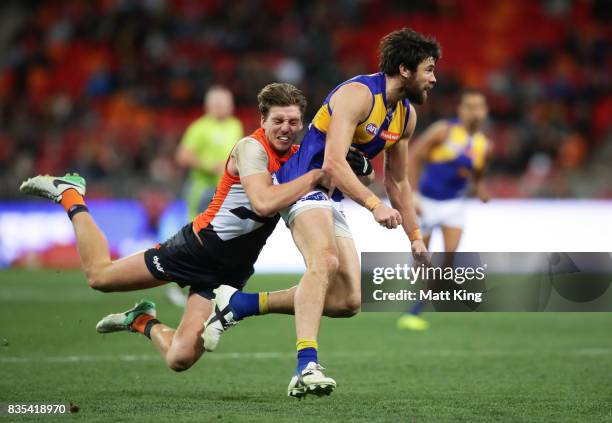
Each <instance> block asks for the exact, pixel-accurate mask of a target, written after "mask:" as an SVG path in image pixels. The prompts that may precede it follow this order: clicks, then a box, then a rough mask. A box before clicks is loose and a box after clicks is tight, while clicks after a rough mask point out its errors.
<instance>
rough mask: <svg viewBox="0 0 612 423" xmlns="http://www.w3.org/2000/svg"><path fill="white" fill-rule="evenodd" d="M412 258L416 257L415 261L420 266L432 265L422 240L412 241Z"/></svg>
mask: <svg viewBox="0 0 612 423" xmlns="http://www.w3.org/2000/svg"><path fill="white" fill-rule="evenodd" d="M412 257H414V261H415V262H416V263H417V264H418V265H421V264H425V265H429V264H430V259H429V252H428V251H427V247H426V246H425V243H424V242H423V240H422V239H415V240H414V241H412Z"/></svg>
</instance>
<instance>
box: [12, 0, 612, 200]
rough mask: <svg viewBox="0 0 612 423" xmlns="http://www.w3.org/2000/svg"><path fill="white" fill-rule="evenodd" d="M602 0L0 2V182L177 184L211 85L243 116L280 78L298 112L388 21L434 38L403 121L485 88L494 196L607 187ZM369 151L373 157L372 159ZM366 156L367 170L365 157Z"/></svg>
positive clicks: (363, 62) (99, 186) (359, 63)
mask: <svg viewBox="0 0 612 423" xmlns="http://www.w3.org/2000/svg"><path fill="white" fill-rule="evenodd" d="M611 9H612V8H610V7H609V3H608V1H606V0H577V1H570V0H541V1H531V0H503V1H494V2H492V1H485V0H482V1H481V0H420V1H410V2H405V1H399V0H388V1H383V0H339V1H335V2H329V1H312V0H311V1H303V0H289V1H285V0H265V1H254V0H236V1H232V2H225V1H221V0H199V1H187V0H96V1H93V0H92V1H81V0H60V1H40V2H37V1H7V2H3V3H2V5H1V6H0V10H1V13H0V178H1V179H2V181H3V183H2V184H0V198H2V199H10V198H17V197H18V193H17V190H16V188H17V186H18V184H19V182H20V181H21V180H22V179H23V178H25V177H27V176H30V175H32V174H36V173H49V174H59V173H63V172H66V171H76V172H79V173H80V174H82V175H84V176H85V177H86V178H88V193H89V195H90V196H93V197H130V198H139V199H141V200H143V201H145V203H146V204H147V205H148V207H149V208H150V209H152V210H155V209H161V208H163V207H164V205H165V204H166V203H167V202H168V201H170V200H172V199H174V198H178V197H179V196H180V190H181V186H182V182H183V180H184V177H185V173H184V171H183V170H182V169H180V168H179V167H177V165H176V163H175V161H174V152H175V150H176V147H177V145H178V143H179V141H180V139H181V136H182V134H183V132H184V130H185V128H186V127H187V126H188V124H189V123H190V122H191V121H193V120H194V119H196V118H197V117H198V116H200V115H201V114H202V98H203V95H204V92H205V91H206V89H207V88H208V87H210V86H211V85H214V84H223V85H225V86H227V87H228V88H229V89H230V90H231V91H232V92H233V93H234V96H235V101H236V116H237V117H238V118H239V119H240V120H241V121H242V123H243V126H244V129H245V131H246V132H247V133H248V132H249V131H251V130H253V129H254V128H255V127H257V125H258V122H259V118H258V113H257V109H256V107H255V106H256V104H255V103H256V94H257V92H258V91H259V89H260V88H261V87H263V86H264V85H265V84H266V83H269V82H272V81H286V82H291V83H293V84H295V85H297V86H298V87H300V88H301V89H302V90H303V91H304V92H305V94H306V96H307V98H308V99H309V108H308V113H307V119H310V118H311V117H312V114H313V111H314V110H316V108H317V107H318V105H319V104H320V103H321V101H322V100H323V99H324V97H325V96H326V95H327V93H328V91H329V90H330V89H331V88H333V87H334V86H335V85H336V84H337V83H339V82H341V81H343V80H345V79H347V78H349V77H351V76H354V75H356V74H360V73H372V72H375V71H377V53H376V48H377V42H378V40H379V39H380V37H381V36H382V35H384V34H385V33H387V32H390V31H392V30H393V29H397V28H400V27H403V26H409V27H412V28H414V29H416V30H418V31H421V32H424V33H427V34H431V35H433V36H435V37H436V38H437V39H438V40H439V41H440V43H441V44H442V47H443V53H442V54H443V56H442V59H441V61H440V62H439V65H438V69H437V77H438V84H437V86H436V87H435V89H434V91H432V93H431V95H430V99H429V101H428V103H427V104H426V105H424V106H422V107H419V108H418V109H417V111H418V114H419V123H418V126H417V133H418V131H421V130H422V129H423V128H425V127H426V126H427V125H428V124H429V123H431V122H432V121H434V120H436V119H441V118H449V117H453V116H454V114H455V107H456V100H457V94H458V92H459V90H460V89H461V87H463V86H471V87H478V88H481V89H483V90H484V91H485V93H486V94H487V97H488V100H489V103H490V107H491V119H490V122H489V123H488V125H487V133H488V135H489V136H490V138H491V140H492V143H493V151H492V160H491V164H490V166H489V175H490V191H491V193H492V195H493V196H494V197H554V198H557V197H594V198H612V184H611V181H612V167H611V166H609V163H610V162H612V132H611V129H612V127H611V125H610V122H611V119H610V117H611V116H612V92H611V89H610V88H611V85H612V57H611V54H610V51H611V49H610V47H611V46H610V40H611V34H610V32H611V30H610V25H609V22H610V19H611V16H610V15H611ZM377 165H378V168H380V164H377ZM379 173H380V172H379Z"/></svg>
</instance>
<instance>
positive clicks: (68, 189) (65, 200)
mask: <svg viewBox="0 0 612 423" xmlns="http://www.w3.org/2000/svg"><path fill="white" fill-rule="evenodd" d="M19 189H20V190H21V191H22V192H24V193H26V194H31V195H35V196H38V197H44V198H49V199H51V200H53V201H55V202H56V203H60V204H61V205H62V207H64V209H65V210H66V212H67V213H68V217H69V218H70V221H71V222H72V226H73V228H74V234H75V236H76V241H77V249H78V252H79V257H80V259H81V267H82V269H83V271H84V272H85V274H86V276H87V281H88V283H89V286H91V287H92V288H93V289H96V290H99V291H103V292H111V291H133V290H138V289H145V288H153V287H156V286H159V285H163V284H164V283H166V282H165V281H161V280H159V279H156V278H154V277H153V276H152V275H151V272H149V270H148V269H147V266H146V265H145V261H144V253H142V252H141V253H137V254H134V255H132V256H129V257H126V258H123V259H120V260H117V261H114V262H113V261H112V260H111V257H110V251H109V248H108V242H107V240H106V237H105V236H104V234H103V233H102V231H101V230H100V228H98V225H96V222H95V221H94V220H93V218H92V217H91V215H90V214H89V210H88V209H87V206H86V205H85V200H84V198H83V196H84V195H85V180H84V179H83V178H82V177H80V176H78V175H76V174H75V175H66V176H62V177H56V176H36V177H34V178H30V179H28V180H27V181H25V182H24V183H23V184H21V187H20V188H19Z"/></svg>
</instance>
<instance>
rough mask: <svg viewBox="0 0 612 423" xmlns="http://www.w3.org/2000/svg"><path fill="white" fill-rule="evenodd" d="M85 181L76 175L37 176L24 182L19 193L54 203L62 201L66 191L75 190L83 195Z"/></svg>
mask: <svg viewBox="0 0 612 423" xmlns="http://www.w3.org/2000/svg"><path fill="white" fill-rule="evenodd" d="M85 187H86V183H85V179H84V178H83V177H82V176H79V174H78V173H73V174H69V173H67V174H66V175H64V176H49V175H38V176H35V177H33V178H29V179H27V180H26V181H24V182H23V183H22V184H21V186H20V187H19V191H21V192H23V193H24V194H30V195H35V196H38V197H44V198H49V199H51V200H53V201H55V202H56V203H59V202H60V201H62V194H63V193H64V191H66V190H68V189H71V188H72V189H75V190H76V191H77V192H78V193H79V194H81V195H85Z"/></svg>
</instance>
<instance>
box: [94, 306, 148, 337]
mask: <svg viewBox="0 0 612 423" xmlns="http://www.w3.org/2000/svg"><path fill="white" fill-rule="evenodd" d="M141 314H148V315H149V316H151V317H153V318H155V317H157V310H156V309H155V303H154V302H153V301H148V300H142V301H141V302H139V303H136V304H135V305H134V307H132V308H131V309H129V310H126V311H124V312H123V313H116V314H109V315H108V316H106V317H105V318H103V319H102V320H100V321H99V322H98V324H97V325H96V331H98V332H99V333H111V332H119V331H130V332H134V330H133V329H132V323H133V322H134V320H136V318H137V317H138V316H140V315H141Z"/></svg>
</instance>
